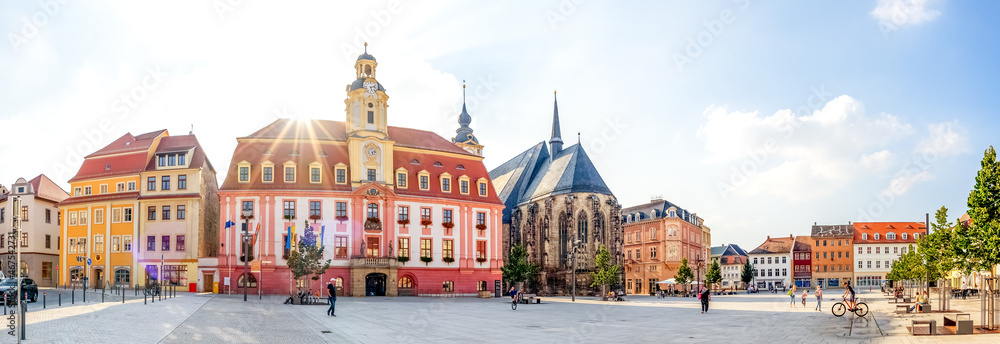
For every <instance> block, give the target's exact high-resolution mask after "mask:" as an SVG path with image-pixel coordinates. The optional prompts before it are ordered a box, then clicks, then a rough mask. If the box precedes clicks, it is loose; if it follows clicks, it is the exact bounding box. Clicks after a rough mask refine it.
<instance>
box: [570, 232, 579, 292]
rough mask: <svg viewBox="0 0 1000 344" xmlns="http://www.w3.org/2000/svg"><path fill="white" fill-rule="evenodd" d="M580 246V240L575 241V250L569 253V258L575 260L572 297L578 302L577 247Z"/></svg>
mask: <svg viewBox="0 0 1000 344" xmlns="http://www.w3.org/2000/svg"><path fill="white" fill-rule="evenodd" d="M579 247H580V240H577V241H574V242H573V252H572V253H570V254H569V259H572V260H573V293H572V296H571V297H570V299H572V302H576V249H577V248H579Z"/></svg>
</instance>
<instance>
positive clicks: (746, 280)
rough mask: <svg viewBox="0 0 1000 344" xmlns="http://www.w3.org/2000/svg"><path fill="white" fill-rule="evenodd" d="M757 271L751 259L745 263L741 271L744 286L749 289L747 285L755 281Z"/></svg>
mask: <svg viewBox="0 0 1000 344" xmlns="http://www.w3.org/2000/svg"><path fill="white" fill-rule="evenodd" d="M755 275H756V273H755V272H754V269H753V265H750V260H749V259H747V262H746V263H745V264H743V271H742V272H741V273H740V280H741V281H743V288H744V289H747V285H749V284H750V282H752V281H753V278H754V276H755Z"/></svg>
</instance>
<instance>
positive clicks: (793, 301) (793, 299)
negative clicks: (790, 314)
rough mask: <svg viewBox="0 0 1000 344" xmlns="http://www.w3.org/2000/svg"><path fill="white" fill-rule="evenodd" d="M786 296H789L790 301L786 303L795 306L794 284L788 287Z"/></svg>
mask: <svg viewBox="0 0 1000 344" xmlns="http://www.w3.org/2000/svg"><path fill="white" fill-rule="evenodd" d="M788 296H789V297H791V301H790V302H789V303H788V304H789V305H791V306H792V308H795V286H794V285H793V286H792V288H790V289H788Z"/></svg>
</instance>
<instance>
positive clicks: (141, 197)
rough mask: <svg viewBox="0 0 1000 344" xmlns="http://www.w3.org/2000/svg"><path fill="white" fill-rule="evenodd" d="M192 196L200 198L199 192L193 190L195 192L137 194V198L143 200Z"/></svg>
mask: <svg viewBox="0 0 1000 344" xmlns="http://www.w3.org/2000/svg"><path fill="white" fill-rule="evenodd" d="M192 197H195V198H201V194H199V193H197V192H195V193H186V194H175V195H148V196H139V200H140V201H145V200H149V199H152V200H159V199H177V198H192Z"/></svg>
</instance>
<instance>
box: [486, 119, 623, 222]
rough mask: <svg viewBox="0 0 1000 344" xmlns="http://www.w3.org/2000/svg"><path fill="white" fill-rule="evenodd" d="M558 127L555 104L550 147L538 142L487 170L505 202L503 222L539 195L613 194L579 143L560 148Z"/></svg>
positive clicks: (539, 197) (508, 220) (541, 196)
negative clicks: (515, 210)
mask: <svg viewBox="0 0 1000 344" xmlns="http://www.w3.org/2000/svg"><path fill="white" fill-rule="evenodd" d="M558 127H559V110H558V104H557V105H556V106H555V109H554V113H553V129H552V138H551V139H550V140H549V142H550V143H553V144H552V145H551V150H550V149H549V148H550V147H548V146H547V145H546V144H545V141H542V142H539V143H538V144H536V145H534V146H532V147H531V148H528V149H527V150H525V151H524V152H521V154H518V155H516V156H514V157H513V158H511V159H510V160H508V161H507V162H505V163H503V164H501V165H500V166H497V167H496V168H494V169H493V170H492V171H490V179H492V180H493V187H494V188H495V189H496V190H497V193H498V196H499V197H500V200H501V201H503V203H504V205H505V206H506V208H505V209H504V213H503V221H504V222H505V223H509V222H510V210H511V209H513V208H516V207H517V206H519V205H522V204H525V203H528V202H532V201H535V200H538V199H541V198H545V197H549V196H555V195H564V194H571V193H595V194H603V195H613V194H612V193H611V190H610V189H608V186H607V184H605V183H604V179H603V178H601V174H600V173H598V172H597V167H595V166H594V163H593V162H592V161H591V160H590V157H589V156H587V152H586V151H584V149H583V147H582V146H581V145H580V143H577V144H575V145H572V146H569V147H567V148H566V149H562V138H561V137H559V136H560V134H559V128H558Z"/></svg>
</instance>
